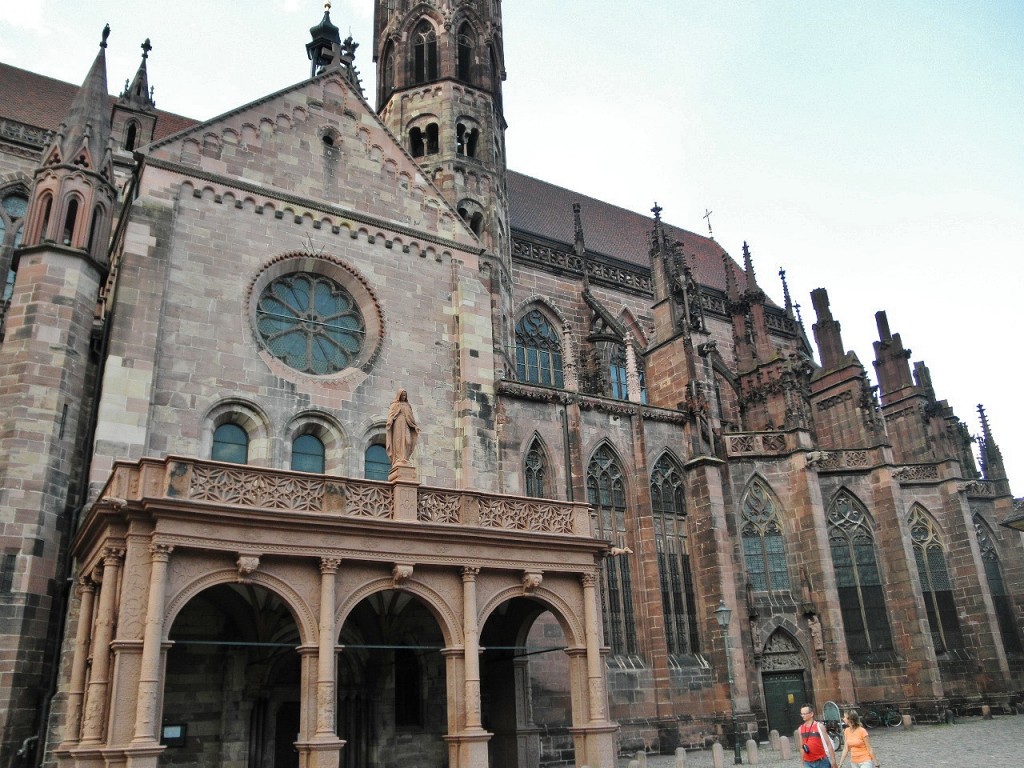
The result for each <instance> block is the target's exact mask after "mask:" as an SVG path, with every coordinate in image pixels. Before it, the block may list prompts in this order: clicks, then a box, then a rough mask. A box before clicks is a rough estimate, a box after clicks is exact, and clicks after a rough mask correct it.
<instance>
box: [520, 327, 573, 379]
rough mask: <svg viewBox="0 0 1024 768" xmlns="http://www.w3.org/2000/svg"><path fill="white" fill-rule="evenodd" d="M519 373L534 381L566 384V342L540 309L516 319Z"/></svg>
mask: <svg viewBox="0 0 1024 768" xmlns="http://www.w3.org/2000/svg"><path fill="white" fill-rule="evenodd" d="M516 376H517V377H518V378H519V380H520V381H526V382H529V383H530V384H544V385H545V386H549V387H552V386H554V387H561V386H562V345H561V343H560V342H559V338H558V334H557V333H556V332H555V329H554V328H552V327H551V323H549V322H548V321H547V318H546V317H544V314H543V313H542V312H541V311H540V310H539V309H531V310H530V311H529V312H527V313H526V314H525V315H523V316H522V317H521V318H519V322H518V323H516Z"/></svg>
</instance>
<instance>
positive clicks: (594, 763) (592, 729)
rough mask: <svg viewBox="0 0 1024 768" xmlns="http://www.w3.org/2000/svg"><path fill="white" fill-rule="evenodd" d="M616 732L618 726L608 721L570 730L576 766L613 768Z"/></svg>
mask: <svg viewBox="0 0 1024 768" xmlns="http://www.w3.org/2000/svg"><path fill="white" fill-rule="evenodd" d="M618 731H619V726H618V725H617V724H616V723H612V722H608V721H605V722H598V723H590V724H589V725H585V726H581V727H578V728H570V729H569V733H571V734H572V740H573V746H574V747H575V749H576V765H577V766H581V765H585V766H588V768H615V734H616V733H618Z"/></svg>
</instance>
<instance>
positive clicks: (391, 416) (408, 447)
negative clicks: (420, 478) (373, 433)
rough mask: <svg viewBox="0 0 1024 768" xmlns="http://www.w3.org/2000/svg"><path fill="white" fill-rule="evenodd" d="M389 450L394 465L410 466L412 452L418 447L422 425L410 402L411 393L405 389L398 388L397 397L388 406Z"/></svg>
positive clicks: (387, 444) (387, 448) (386, 448)
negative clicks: (417, 419) (417, 441)
mask: <svg viewBox="0 0 1024 768" xmlns="http://www.w3.org/2000/svg"><path fill="white" fill-rule="evenodd" d="M386 430H387V442H386V444H385V446H384V447H385V450H387V453H388V458H389V459H391V466H392V467H410V466H412V462H411V461H410V460H409V459H410V458H411V457H412V452H413V451H414V450H415V448H416V440H417V438H418V437H419V432H420V427H419V424H417V423H416V417H415V416H413V413H412V406H411V405H410V404H409V395H408V393H407V392H406V391H405V390H404V389H400V390H398V394H396V395H395V399H394V400H392V401H391V406H390V407H389V408H388V420H387V426H386Z"/></svg>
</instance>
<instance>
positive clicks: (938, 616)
mask: <svg viewBox="0 0 1024 768" xmlns="http://www.w3.org/2000/svg"><path fill="white" fill-rule="evenodd" d="M909 523H910V539H911V541H912V542H913V544H914V559H915V560H916V561H917V573H918V576H920V577H921V592H922V593H923V597H924V606H925V610H926V611H927V613H928V626H929V627H930V628H931V632H932V643H933V644H934V645H935V652H936V653H946V652H947V651H952V650H956V649H959V648H963V647H964V640H963V637H962V636H961V634H960V620H959V619H958V618H957V615H956V603H955V602H954V601H953V583H952V581H951V580H950V578H949V571H948V570H947V568H946V550H945V547H943V546H942V542H941V540H940V539H939V533H938V531H937V530H936V527H935V525H934V524H933V522H932V519H931V516H930V515H929V514H928V513H927V512H926V511H925V509H924V508H923V507H922V506H921V505H920V504H915V505H914V506H913V508H912V509H911V510H910V520H909Z"/></svg>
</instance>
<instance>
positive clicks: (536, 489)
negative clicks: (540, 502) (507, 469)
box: [523, 438, 551, 499]
mask: <svg viewBox="0 0 1024 768" xmlns="http://www.w3.org/2000/svg"><path fill="white" fill-rule="evenodd" d="M523 475H524V478H525V480H526V482H525V483H524V487H525V488H526V495H527V496H532V497H533V498H535V499H549V498H551V496H550V494H549V493H548V489H547V480H548V457H547V454H545V453H544V446H542V445H541V442H540V440H538V439H536V438H534V440H533V442H532V443H530V447H529V449H528V450H527V451H526V458H525V459H524V460H523Z"/></svg>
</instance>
